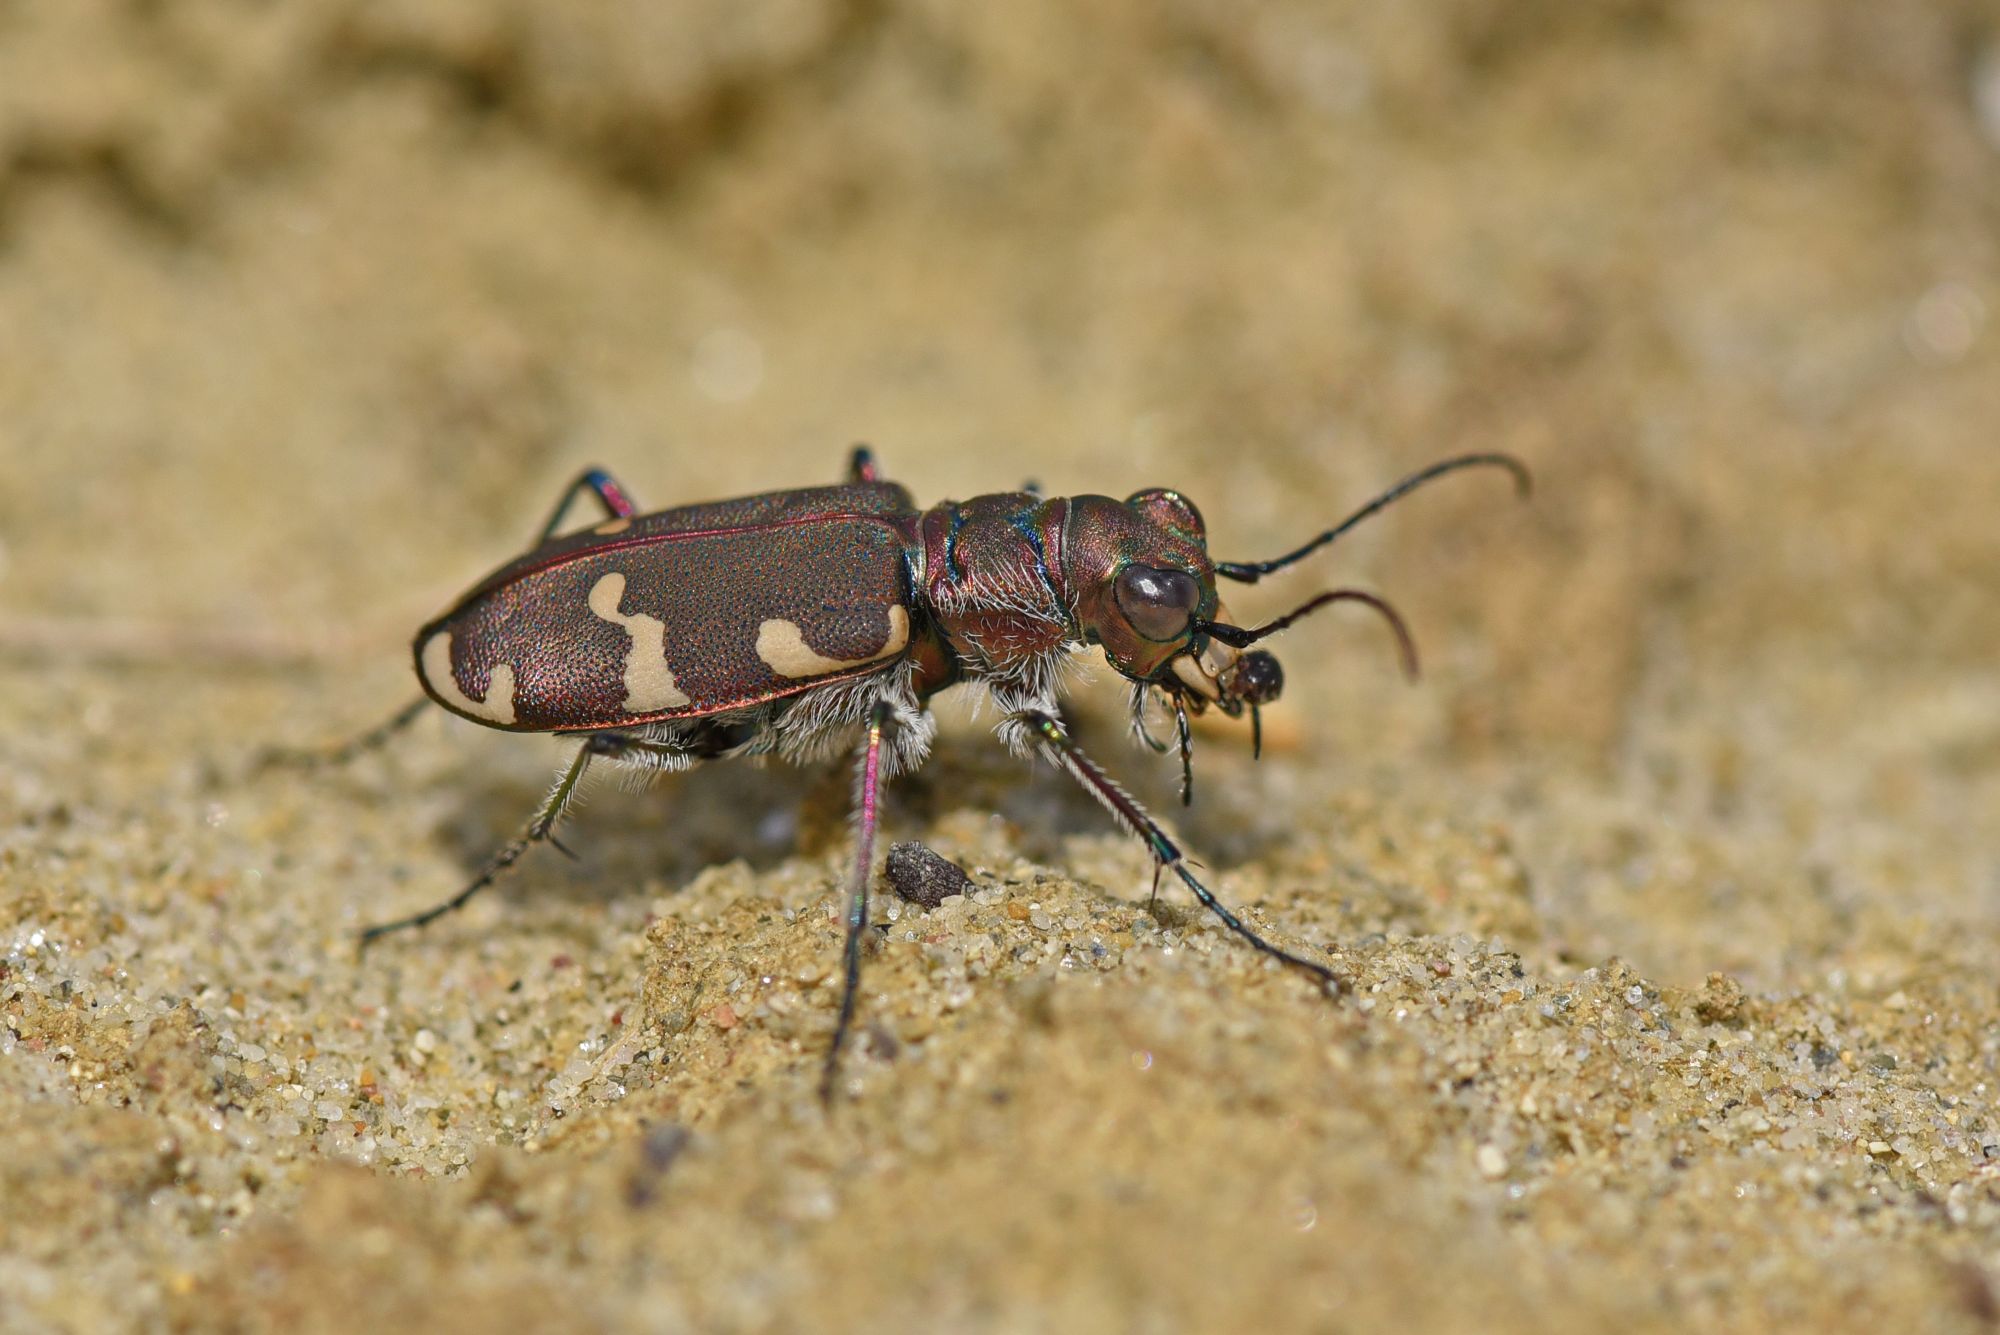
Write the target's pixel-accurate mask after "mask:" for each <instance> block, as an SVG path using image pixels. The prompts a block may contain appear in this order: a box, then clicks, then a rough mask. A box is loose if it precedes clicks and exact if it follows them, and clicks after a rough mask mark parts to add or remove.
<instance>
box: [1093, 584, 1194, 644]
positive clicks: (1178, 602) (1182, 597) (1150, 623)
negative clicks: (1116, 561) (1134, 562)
mask: <svg viewBox="0 0 2000 1335" xmlns="http://www.w3.org/2000/svg"><path fill="white" fill-rule="evenodd" d="M1114 592H1115V594H1116V596H1117V599H1118V610H1119V611H1121V612H1123V613H1124V614H1125V619H1126V620H1127V621H1129V622H1131V623H1132V629H1133V630H1135V631H1137V632H1139V634H1141V635H1143V636H1144V637H1145V638H1147V639H1149V640H1158V641H1163V642H1164V641H1166V640H1177V639H1179V638H1180V637H1181V636H1183V635H1185V634H1187V628H1188V619H1189V618H1191V617H1192V616H1194V610H1195V608H1197V607H1200V606H1201V582H1200V581H1199V580H1197V579H1196V578H1195V577H1194V576H1193V575H1190V574H1188V572H1187V571H1185V570H1156V569H1154V568H1153V567H1152V566H1126V567H1125V568H1124V569H1123V570H1121V571H1119V572H1118V583H1117V585H1116V586H1115V589H1114Z"/></svg>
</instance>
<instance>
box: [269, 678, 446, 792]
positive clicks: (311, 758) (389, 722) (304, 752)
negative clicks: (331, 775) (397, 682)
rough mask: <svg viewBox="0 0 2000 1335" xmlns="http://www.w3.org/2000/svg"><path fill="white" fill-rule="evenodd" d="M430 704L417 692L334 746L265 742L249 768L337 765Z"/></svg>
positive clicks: (375, 743)
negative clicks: (266, 743) (355, 735)
mask: <svg viewBox="0 0 2000 1335" xmlns="http://www.w3.org/2000/svg"><path fill="white" fill-rule="evenodd" d="M429 704H430V699H429V697H428V696H419V697H418V698H416V699H415V700H412V701H410V702H409V703H408V704H406V705H404V706H403V707H402V708H401V709H399V710H397V711H396V712H395V713H394V714H392V715H390V716H389V717H388V718H387V719H385V720H383V721H382V722H380V723H378V724H376V725H375V726H374V727H372V728H370V729H369V730H368V731H367V732H364V733H362V734H361V735H360V736H358V737H350V738H348V739H347V740H346V741H344V742H341V743H340V744H339V745H337V746H327V747H305V746H267V747H265V748H264V749H263V750H261V751H259V752H258V753H257V755H256V758H255V759H254V760H253V761H252V762H251V765H250V772H251V773H252V774H262V773H263V772H264V771H265V770H267V769H296V770H316V769H330V768H332V767H333V766H336V765H345V764H347V763H348V762H349V761H351V760H353V759H354V758H355V757H357V756H361V755H366V754H367V753H368V752H370V751H373V750H376V749H378V748H379V747H381V746H382V745H384V744H385V743H387V742H388V741H389V739H390V738H392V737H394V736H395V735H396V734H397V733H399V732H401V731H402V730H403V729H405V728H407V727H409V726H410V725H411V724H412V723H415V722H416V721H417V719H418V718H420V717H422V715H423V712H424V710H425V708H426V707H428V706H429Z"/></svg>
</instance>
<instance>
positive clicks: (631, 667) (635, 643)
mask: <svg viewBox="0 0 2000 1335" xmlns="http://www.w3.org/2000/svg"><path fill="white" fill-rule="evenodd" d="M624 598H625V576H623V575H622V574H620V573H618V572H617V571H616V570H614V571H612V572H611V573H610V574H608V575H606V576H605V577H604V578H602V579H600V580H598V581H597V583H595V584H593V585H592V586H591V589H590V610H591V611H593V612H595V613H597V615H599V616H601V617H603V618H604V619H605V620H606V621H613V622H616V623H617V624H619V625H621V626H623V627H624V628H625V632H626V633H627V634H628V635H630V636H631V637H632V647H631V649H629V650H627V651H626V654H625V705H624V707H625V708H626V709H627V710H629V711H631V712H632V713H634V714H650V713H653V712H655V711H657V710H661V709H679V708H680V707H681V706H682V705H688V704H693V703H694V701H693V700H692V699H690V698H689V696H688V693H687V692H686V691H683V690H682V689H681V688H680V686H679V685H678V684H677V683H676V682H675V681H674V671H673V669H672V668H670V667H668V666H667V623H666V622H664V621H662V620H660V619H659V618H658V617H655V616H647V615H646V614H645V613H644V612H629V613H628V612H621V611H619V610H618V604H619V603H620V602H622V601H624Z"/></svg>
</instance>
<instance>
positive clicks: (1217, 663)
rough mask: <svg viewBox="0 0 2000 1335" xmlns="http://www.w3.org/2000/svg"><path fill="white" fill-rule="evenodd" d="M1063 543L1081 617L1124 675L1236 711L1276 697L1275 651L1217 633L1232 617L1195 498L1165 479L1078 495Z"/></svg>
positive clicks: (1200, 704)
mask: <svg viewBox="0 0 2000 1335" xmlns="http://www.w3.org/2000/svg"><path fill="white" fill-rule="evenodd" d="M1064 551H1065V567H1066V568H1065V572H1064V573H1065V575H1066V576H1067V578H1068V583H1069V587H1070V588H1071V589H1073V590H1076V613H1077V621H1078V623H1079V625H1080V627H1081V629H1082V631H1083V633H1084V636H1085V638H1087V639H1089V640H1091V641H1093V642H1094V643H1096V644H1098V645H1100V646H1101V647H1102V648H1103V650H1104V656H1105V658H1106V659H1107V660H1108V661H1109V662H1110V664H1111V666H1112V667H1114V668H1116V669H1117V670H1118V671H1119V672H1120V673H1121V674H1123V675H1124V676H1126V677H1128V678H1130V679H1131V680H1133V681H1136V682H1143V683H1147V684H1151V685H1156V686H1159V687H1161V688H1162V689H1164V690H1166V691H1168V692H1169V693H1170V694H1174V695H1181V694H1187V695H1191V696H1193V697H1194V702H1193V703H1194V708H1195V710H1196V711H1197V712H1199V711H1200V710H1201V709H1202V708H1204V707H1205V706H1206V705H1208V704H1219V705H1220V706H1221V707H1222V708H1223V709H1224V710H1225V711H1226V712H1228V713H1231V714H1234V713H1236V712H1237V711H1238V709H1240V707H1241V706H1242V705H1244V704H1246V703H1248V704H1261V703H1265V702H1267V701H1270V700H1274V699H1276V698H1277V696H1278V691H1279V690H1280V689H1281V688H1282V686H1283V684H1284V673H1283V672H1282V671H1281V670H1280V669H1279V667H1278V660H1277V659H1276V658H1273V657H1272V656H1271V655H1270V654H1268V653H1264V652H1262V651H1258V652H1255V653H1251V654H1244V653H1242V652H1240V651H1239V650H1238V649H1237V648H1236V647H1234V646H1232V645H1229V644H1226V643H1224V642H1223V641H1222V640H1221V639H1218V638H1217V637H1215V636H1214V635H1213V634H1211V633H1210V630H1209V628H1210V627H1212V626H1214V625H1216V624H1218V623H1221V624H1227V623H1228V621H1229V619H1230V618H1229V613H1228V611H1227V609H1225V608H1224V607H1223V606H1222V600H1221V598H1220V597H1218V596H1217V594H1216V591H1215V563H1214V562H1213V561H1212V560H1210V559H1209V555H1208V533H1207V529H1206V528H1205V526H1204V525H1203V524H1202V519H1201V511H1199V510H1197V509H1196V508H1195V506H1194V502H1192V501H1190V500H1188V499H1187V498H1186V497H1185V496H1183V495H1181V494H1180V493H1179V492H1177V491H1172V490H1169V489H1168V488H1165V487H1149V488H1147V489H1146V490H1144V491H1137V492H1134V493H1133V494H1132V495H1130V496H1128V497H1126V498H1125V499H1124V500H1123V501H1114V500H1112V499H1111V498H1110V497H1108V496H1078V497H1075V498H1073V499H1072V500H1071V502H1070V524H1069V532H1068V535H1067V541H1066V543H1065V547H1064Z"/></svg>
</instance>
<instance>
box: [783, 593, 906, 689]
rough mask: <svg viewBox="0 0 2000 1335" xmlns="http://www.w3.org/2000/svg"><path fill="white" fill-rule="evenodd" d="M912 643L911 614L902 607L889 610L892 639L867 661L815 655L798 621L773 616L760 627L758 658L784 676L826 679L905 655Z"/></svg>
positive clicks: (890, 637)
mask: <svg viewBox="0 0 2000 1335" xmlns="http://www.w3.org/2000/svg"><path fill="white" fill-rule="evenodd" d="M909 642H910V614H909V613H908V612H905V611H904V610H903V609H902V608H901V607H898V606H895V605H893V604H892V605H891V606H890V608H889V638H888V639H886V640H884V641H883V642H882V647H881V648H880V649H877V650H876V651H875V652H874V653H872V654H869V655H867V656H866V657H863V658H827V657H824V656H823V655H821V654H817V653H814V652H813V650H812V648H811V646H809V645H808V644H807V643H806V637H805V634H804V633H803V632H802V631H800V630H799V627H798V623H797V622H795V621H785V620H783V619H781V618H778V617H773V618H772V619H771V620H769V621H766V622H765V623H764V624H763V625H761V626H759V627H757V657H759V658H761V659H763V660H764V662H765V663H766V664H767V665H768V666H769V667H770V669H771V671H773V672H775V673H777V674H778V675H779V676H781V677H823V676H825V675H826V674H827V673H829V672H838V671H840V670H841V669H842V668H852V667H860V666H862V665H863V664H865V663H879V662H881V661H882V660H883V659H885V658H888V657H890V656H891V655H894V654H899V653H901V652H903V646H904V645H906V644H908V643H909Z"/></svg>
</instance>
